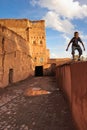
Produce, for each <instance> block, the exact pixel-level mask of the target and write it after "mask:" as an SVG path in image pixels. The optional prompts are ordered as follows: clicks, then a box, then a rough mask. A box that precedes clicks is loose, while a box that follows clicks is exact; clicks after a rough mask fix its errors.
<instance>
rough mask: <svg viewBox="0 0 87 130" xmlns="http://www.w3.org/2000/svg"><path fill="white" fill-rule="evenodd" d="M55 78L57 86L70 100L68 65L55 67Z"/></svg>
mask: <svg viewBox="0 0 87 130" xmlns="http://www.w3.org/2000/svg"><path fill="white" fill-rule="evenodd" d="M56 80H57V84H58V87H59V88H60V89H62V90H63V91H64V92H65V93H66V95H67V97H68V99H69V101H70V102H71V72H70V66H69V65H66V66H62V67H61V66H60V67H57V69H56Z"/></svg>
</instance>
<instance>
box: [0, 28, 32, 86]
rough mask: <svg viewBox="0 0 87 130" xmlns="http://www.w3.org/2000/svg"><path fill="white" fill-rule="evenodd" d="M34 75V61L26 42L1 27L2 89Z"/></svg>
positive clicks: (0, 80)
mask: <svg viewBox="0 0 87 130" xmlns="http://www.w3.org/2000/svg"><path fill="white" fill-rule="evenodd" d="M10 71H11V74H10ZM32 74H33V68H32V60H31V57H30V54H29V48H28V45H27V42H26V40H25V39H23V38H22V37H21V36H20V35H18V34H16V33H15V32H13V31H12V30H9V29H8V28H6V27H4V26H0V87H5V86H7V85H9V84H10V83H14V82H17V81H20V80H24V79H25V78H27V77H28V76H31V75H32Z"/></svg>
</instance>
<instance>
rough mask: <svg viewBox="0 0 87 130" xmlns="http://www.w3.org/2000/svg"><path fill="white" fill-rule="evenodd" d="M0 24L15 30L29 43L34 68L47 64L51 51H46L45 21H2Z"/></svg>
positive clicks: (0, 20)
mask: <svg viewBox="0 0 87 130" xmlns="http://www.w3.org/2000/svg"><path fill="white" fill-rule="evenodd" d="M0 24H2V25H4V26H6V27H7V28H9V29H11V30H13V31H14V32H16V33H17V34H19V35H20V36H21V37H23V38H24V39H25V40H26V41H27V44H28V46H29V48H30V55H31V57H32V60H33V62H34V66H40V65H44V64H46V63H47V60H48V58H49V50H48V49H46V33H45V21H44V20H39V21H30V20H28V19H0Z"/></svg>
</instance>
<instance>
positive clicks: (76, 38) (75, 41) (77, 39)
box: [66, 32, 85, 61]
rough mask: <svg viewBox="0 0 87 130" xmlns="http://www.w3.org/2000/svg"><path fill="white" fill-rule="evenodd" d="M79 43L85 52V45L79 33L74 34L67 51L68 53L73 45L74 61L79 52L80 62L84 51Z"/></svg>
mask: <svg viewBox="0 0 87 130" xmlns="http://www.w3.org/2000/svg"><path fill="white" fill-rule="evenodd" d="M78 42H80V43H81V44H82V46H83V48H84V51H85V47H84V44H83V42H82V40H81V38H80V37H79V33H78V32H74V37H73V38H72V39H71V40H70V42H69V44H68V46H67V49H66V51H68V48H69V46H70V44H71V43H72V55H73V60H74V58H75V50H78V52H79V57H78V61H80V57H81V55H82V49H81V47H80V45H79V44H78Z"/></svg>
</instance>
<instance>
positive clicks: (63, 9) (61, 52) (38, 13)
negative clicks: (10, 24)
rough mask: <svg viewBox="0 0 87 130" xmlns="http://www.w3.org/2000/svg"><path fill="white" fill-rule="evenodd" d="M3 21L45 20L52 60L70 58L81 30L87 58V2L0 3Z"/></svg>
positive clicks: (28, 0) (0, 0)
mask: <svg viewBox="0 0 87 130" xmlns="http://www.w3.org/2000/svg"><path fill="white" fill-rule="evenodd" d="M66 1H67V2H66ZM0 18H28V19H30V20H41V19H44V20H45V21H46V43H47V48H49V49H50V55H51V57H52V58H60V57H71V48H69V51H68V52H66V51H65V49H66V47H67V44H68V42H69V40H70V39H71V38H72V37H73V33H74V31H79V34H80V37H81V39H82V41H83V42H84V44H85V48H86V51H85V52H83V55H84V56H87V0H0ZM82 49H83V48H82ZM76 54H77V52H76Z"/></svg>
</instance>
